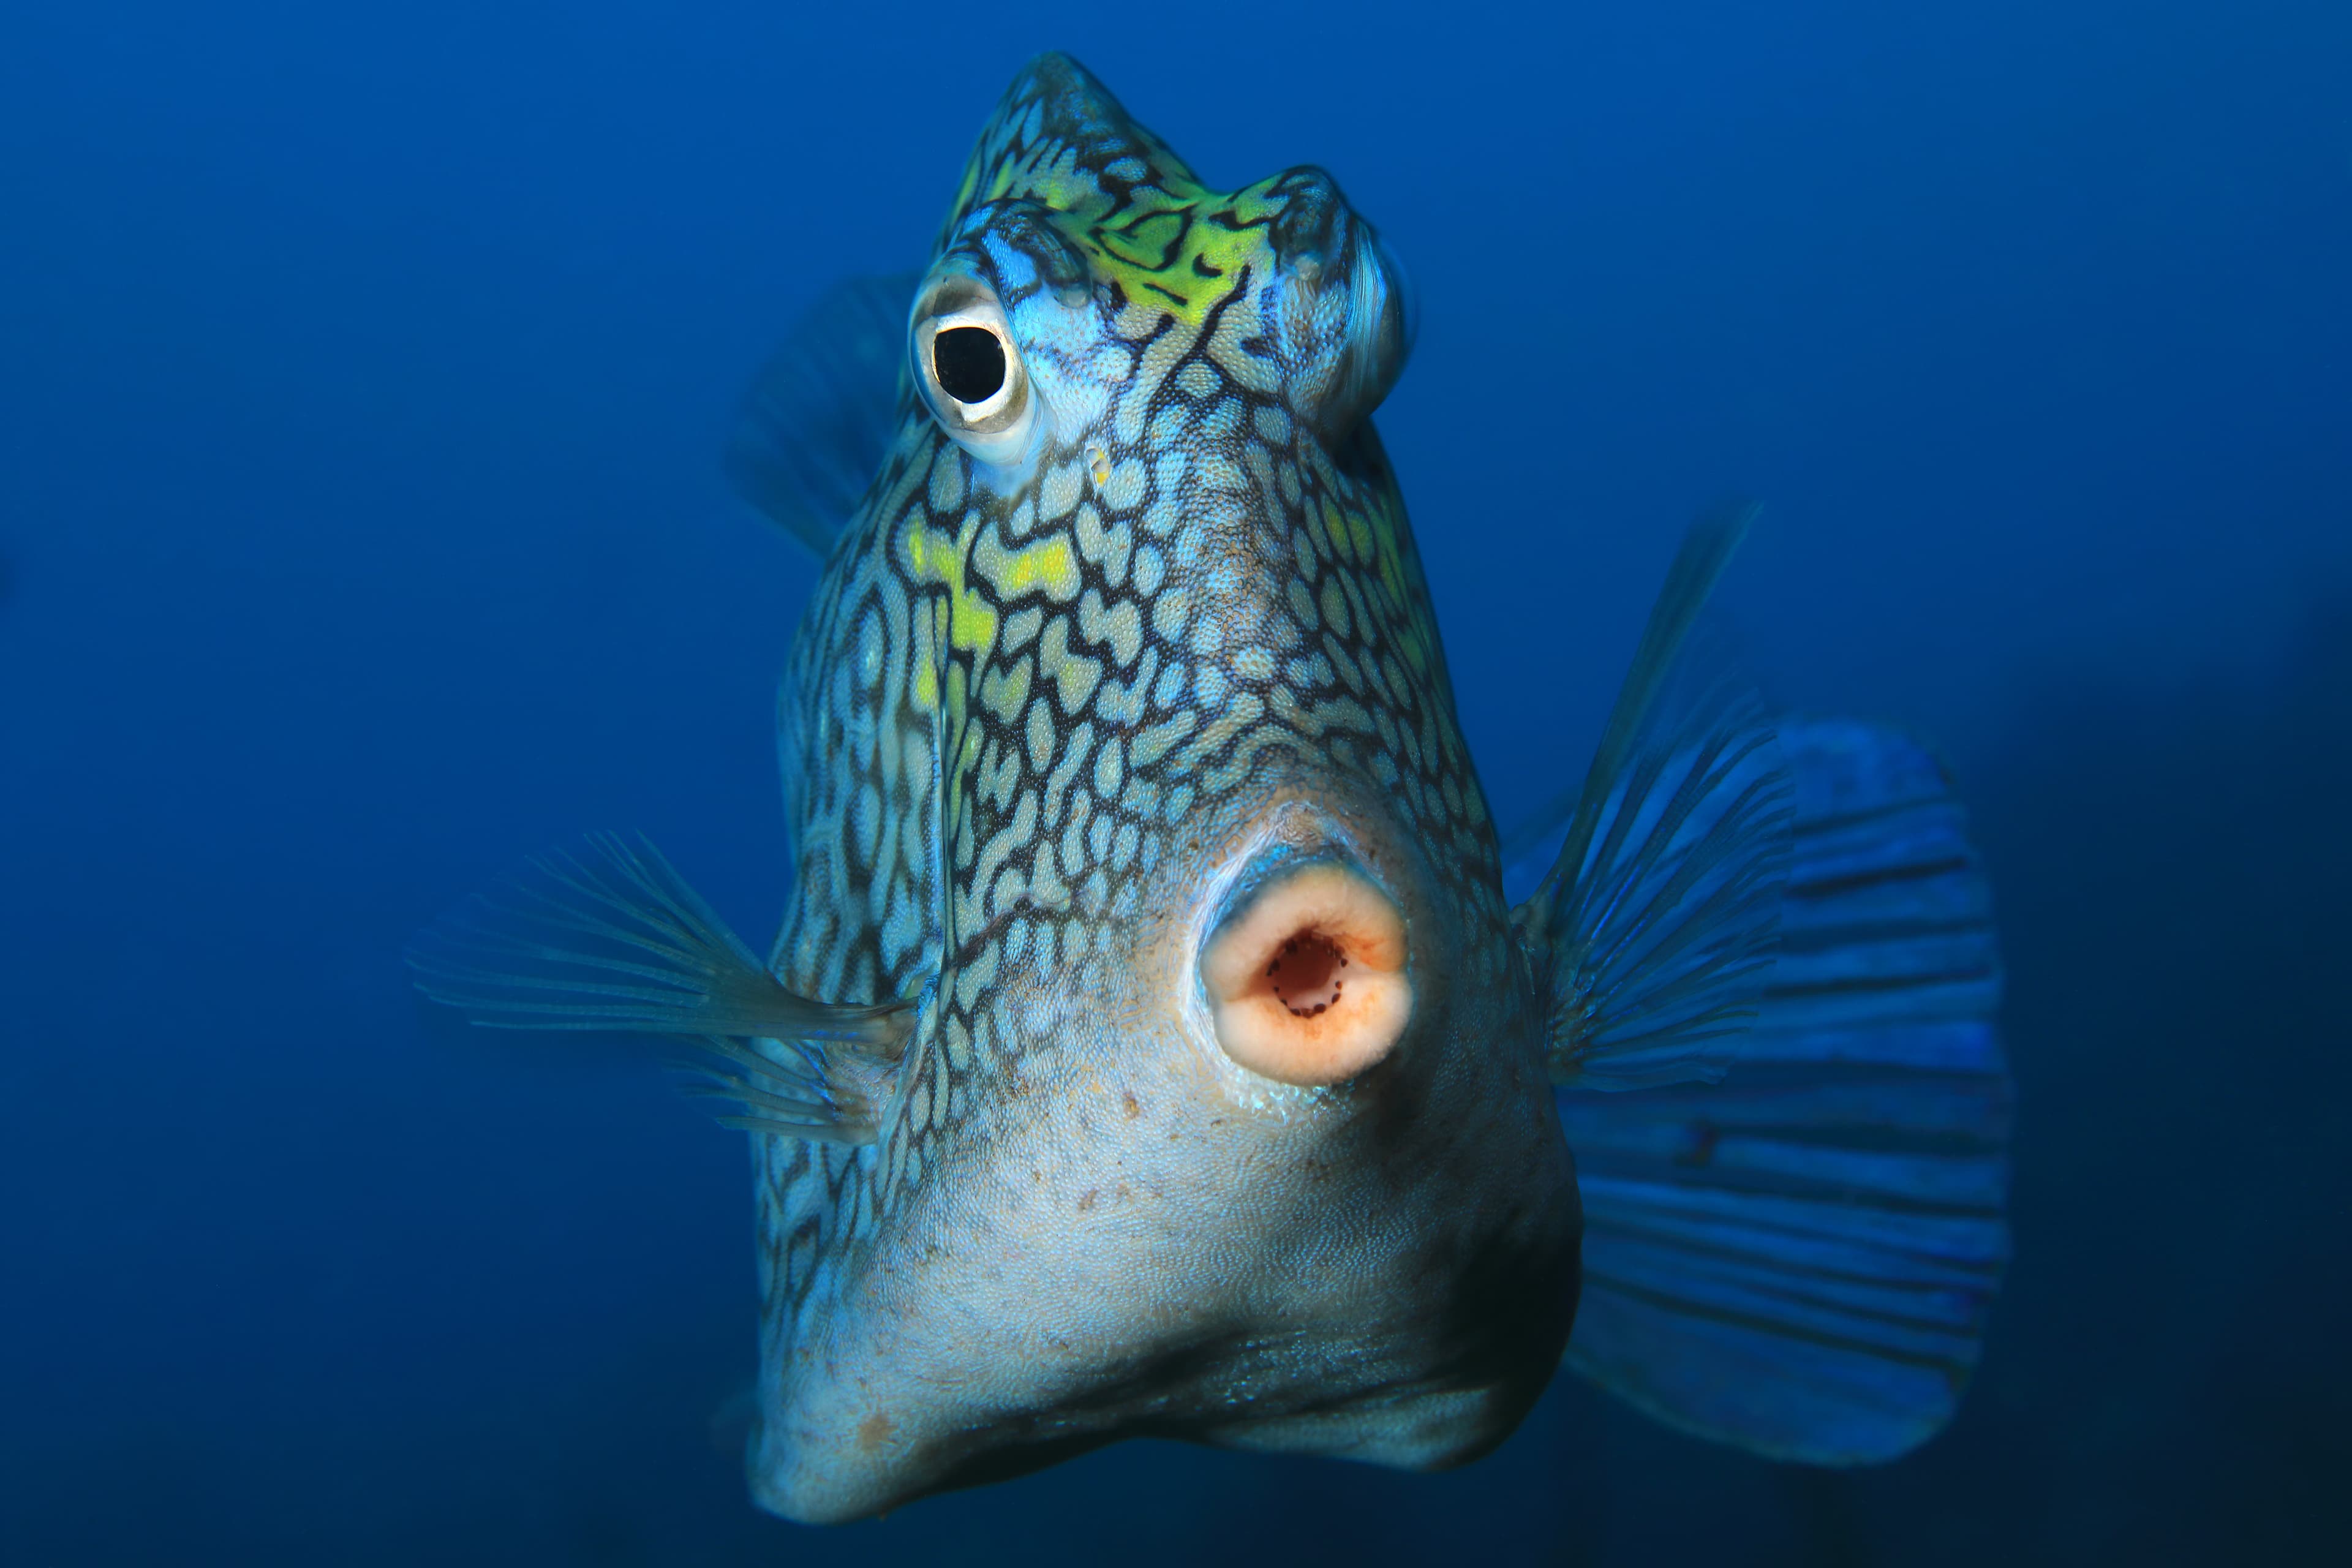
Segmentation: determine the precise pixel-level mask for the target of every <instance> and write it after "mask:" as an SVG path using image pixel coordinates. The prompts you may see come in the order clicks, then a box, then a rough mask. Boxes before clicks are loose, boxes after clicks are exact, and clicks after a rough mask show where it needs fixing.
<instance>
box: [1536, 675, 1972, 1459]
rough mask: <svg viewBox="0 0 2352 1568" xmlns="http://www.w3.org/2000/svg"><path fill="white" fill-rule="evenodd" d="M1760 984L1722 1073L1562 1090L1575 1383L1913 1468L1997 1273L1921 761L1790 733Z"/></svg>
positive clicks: (1689, 1423)
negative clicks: (1782, 834) (1786, 833)
mask: <svg viewBox="0 0 2352 1568" xmlns="http://www.w3.org/2000/svg"><path fill="white" fill-rule="evenodd" d="M1780 744H1781V748H1782V751H1783V754H1784V755H1785V757H1786V758H1787V760H1788V762H1789V764H1790V769H1791V772H1792V773H1793V777H1794V784H1795V792H1796V805H1795V821H1794V838H1793V844H1792V848H1791V865H1790V875H1789V881H1788V888H1787V892H1786V895H1785V897H1784V900H1783V904H1782V913H1781V931H1782V938H1781V943H1780V952H1779V958H1778V962H1777V963H1776V965H1775V967H1774V969H1773V970H1772V973H1771V976H1770V980H1769V984H1768V985H1767V986H1766V987H1765V989H1764V992H1763V994H1762V995H1761V997H1760V998H1759V1012H1758V1016H1757V1017H1756V1020H1755V1022H1754V1024H1753V1025H1752V1026H1751V1027H1750V1028H1749V1029H1748V1033H1747V1035H1746V1037H1745V1039H1744V1041H1743V1042H1742V1046H1741V1049H1740V1053H1739V1058H1738V1065H1737V1067H1736V1068H1734V1069H1733V1071H1732V1073H1731V1075H1730V1077H1729V1078H1728V1079H1727V1080H1725V1081H1724V1082H1723V1083H1722V1084H1721V1085H1719V1086H1717V1087H1714V1088H1702V1087H1698V1086H1685V1087H1682V1088H1675V1089H1660V1090H1656V1091H1654V1092H1651V1093H1647V1094H1637V1095H1610V1096H1601V1095H1586V1094H1578V1093H1574V1092H1567V1093H1563V1094H1561V1095H1560V1096H1559V1104H1560V1114H1561V1118H1562V1121H1563V1122H1564V1124H1565V1127H1566V1131H1567V1133H1568V1139H1569V1142H1570V1147H1571V1148H1573V1149H1574V1150H1575V1152H1576V1157H1577V1164H1578V1169H1579V1173H1580V1185H1581V1189H1582V1194H1583V1199H1584V1209H1585V1220H1586V1232H1585V1239H1584V1291H1583V1298H1582V1302H1581V1305H1580V1308H1579V1310H1578V1317H1577V1324H1576V1331H1575V1334H1574V1337H1573V1338H1572V1339H1571V1341H1570V1347H1569V1355H1568V1362H1569V1364H1570V1366H1571V1367H1573V1368H1574V1369H1575V1370H1576V1371H1578V1372H1579V1373H1582V1374H1583V1375H1585V1376H1587V1377H1589V1378H1591V1379H1592V1380H1593V1381H1594V1382H1597V1383H1599V1384H1601V1385H1602V1386H1603V1387H1605V1388H1608V1389H1610V1390H1611V1391H1612V1392H1614V1393H1616V1394H1620V1395H1622V1397H1624V1398H1625V1399H1627V1400H1629V1401H1631V1402H1632V1403H1633V1405H1636V1406H1638V1407H1639V1408H1641V1409H1642V1410H1643V1411H1645V1412H1647V1413H1648V1414H1650V1415H1654V1416H1655V1417H1657V1418H1658V1419H1660V1420H1662V1421H1664V1422H1666V1423H1667V1424H1669V1425H1671V1426H1677V1427H1680V1428H1682V1429H1684V1430H1685V1431H1689V1432H1693V1433H1696V1434H1697V1435H1699V1436H1706V1437H1709V1438H1713V1439H1715V1440H1717V1441H1719V1442H1726V1443H1731V1444H1736V1445H1738V1446H1739V1447H1746V1448H1749V1449H1752V1450H1755V1451H1757V1452H1759V1453H1763V1454H1766V1455H1769V1456H1771V1457H1773V1458H1782V1459H1796V1460H1804V1461H1808V1462H1811V1463H1815V1464H1830V1465H1850V1464H1862V1463H1871V1462H1875V1461H1880V1460H1885V1459H1889V1458H1895V1457H1896V1456H1897V1455H1900V1454H1902V1453H1904V1452H1906V1451H1907V1450H1909V1449H1910V1448H1912V1447H1916V1445H1917V1444H1919V1443H1920V1442H1922V1441H1924V1440H1925V1439H1926V1438H1927V1437H1928V1436H1931V1435H1932V1434H1933V1433H1934V1432H1936V1431H1937V1429H1938V1428H1939V1427H1940V1426H1942V1425H1943V1424H1944V1423H1945V1422H1946V1421H1947V1420H1948V1419H1949V1417H1950V1415H1951V1414H1952V1411H1953V1409H1954V1407H1955V1405H1957V1403H1958V1398H1959V1395H1960V1391H1961V1389H1962V1388H1963V1386H1964V1385H1965V1384H1966V1383H1967V1381H1968V1378H1969V1373H1970V1372H1971V1371H1972V1370H1973V1369H1974V1367H1975V1365H1976V1363H1977V1358H1978V1354H1979V1347H1980V1344H1981V1342H1982V1335H1983V1331H1984V1324H1985V1317H1986V1313H1987V1311H1988V1309H1989V1307H1990V1302H1991V1300H1992V1298H1993V1295H1994V1293H1995V1291H1996V1289H1997V1288H1998V1286H1999V1283H2000V1274H2001V1269H2002V1267H2003V1265H2004V1263H2005V1262H2006V1260H2007V1258H2008V1255H2009V1231H2008V1224H2007V1220H2006V1217H2005V1210H2006V1202H2007V1192H2008V1182H2009V1168H2008V1140H2009V1125H2010V1107H2011V1088H2010V1080H2009V1076H2008V1071H2007V1068H2006V1066H2005V1064H2004V1062H2003V1060H2002V1056H2001V1051H2000V1042H1999V1040H1998V1038H1997V1037H1996V1034H1995V1030H1994V1026H1993V1013H1994V1009H1995V1007H1996V1006H1997V1005H1998V1003H1999V999H2000V960H1999V955H1998V952H1997V950H1996V947H1995V942H1994V932H1993V927H1992V920H1991V903H1990V893H1989V890H1988V889H1987V886H1986V883H1985V879H1984V875H1983V872H1982V869H1981V868H1980V866H1979V861H1978V858H1977V855H1976V852H1975V850H1974V848H1973V847H1971V846H1970V844H1969V840H1968V837H1967V833H1966V826H1965V822H1964V820H1963V818H1962V816H1961V812H1960V808H1959V806H1958V803H1957V802H1956V801H1955V800H1954V799H1953V798H1952V795H1951V792H1950V787H1949V784H1948V781H1947V780H1946V779H1945V777H1944V775H1943V773H1942V771H1941V769H1940V768H1939V767H1938V766H1937V763H1936V762H1935V760H1934V759H1933V758H1932V757H1931V756H1930V755H1928V753H1927V752H1925V751H1924V750H1923V749H1922V748H1920V747H1919V746H1918V745H1917V744H1916V742H1912V741H1910V740H1909V739H1907V738H1906V737H1904V736H1902V735H1900V734H1897V733H1895V732H1893V731H1885V730H1881V729H1876V728H1874V727H1872V726H1868V725H1864V724H1856V723H1844V722H1821V721H1811V722H1801V723H1800V722H1787V723H1784V724H1783V725H1782V726H1781V727H1780Z"/></svg>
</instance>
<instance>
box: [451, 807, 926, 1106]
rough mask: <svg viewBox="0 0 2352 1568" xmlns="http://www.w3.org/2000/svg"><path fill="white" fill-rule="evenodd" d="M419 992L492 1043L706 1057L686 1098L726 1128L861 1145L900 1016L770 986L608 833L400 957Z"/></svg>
mask: <svg viewBox="0 0 2352 1568" xmlns="http://www.w3.org/2000/svg"><path fill="white" fill-rule="evenodd" d="M407 956H408V963H409V967H410V968H411V969H413V970H414V971H415V973H416V984H417V988H418V989H419V990H421V991H422V992H424V993H425V995H426V996H428V997H430V998H432V999H433V1000H434V1001H436V1002H439V1003H443V1004H446V1005H448V1006H452V1007H455V1008H457V1010H458V1011H460V1012H462V1013H464V1014H465V1015H466V1016H467V1018H468V1019H470V1020H471V1021H472V1022H474V1023H476V1024H478V1025H481V1026H484V1027H487V1028H499V1029H581V1030H606V1031H613V1032H617V1033H626V1034H645V1035H656V1036H664V1037H671V1038H674V1039H677V1040H681V1041H684V1042H686V1043H688V1045H691V1046H693V1047H697V1048H698V1049H699V1050H701V1051H703V1052H704V1053H705V1054H706V1056H707V1058H708V1059H707V1060H706V1061H702V1062H699V1063H698V1064H697V1065H696V1068H695V1071H696V1074H697V1081H696V1084H695V1086H694V1088H693V1089H691V1090H690V1092H694V1093H698V1094H706V1095H716V1096H717V1097H718V1098H720V1099H723V1100H730V1101H732V1102H733V1103H734V1104H736V1105H737V1106H739V1107H740V1108H741V1114H740V1115H736V1116H730V1117H726V1118H722V1119H721V1120H722V1121H723V1122H724V1124H725V1125H728V1126H732V1127H742V1128H746V1129H748V1130H751V1131H773V1132H784V1133H788V1134H790V1135H792V1136H793V1137H800V1138H817V1139H826V1140H831V1141H835V1142H851V1143H863V1142H871V1141H872V1140H873V1138H874V1136H875V1130H876V1127H877V1123H878V1121H879V1119H880V1116H881V1112H882V1110H883V1107H884V1105H885V1104H886V1103H887V1098H888V1089H889V1084H890V1081H891V1078H892V1076H893V1071H894V1069H895V1067H896V1064H897V1062H898V1057H899V1055H900V1054H901V1052H902V1051H903V1050H904V1048H905V1044H906V1038H907V1034H908V1028H909V1026H910V1024H911V1020H912V1016H913V1005H912V1004H910V1003H905V1002H892V1003H886V1004H883V1005H879V1006H851V1005H833V1004H828V1003H823V1002H814V1001H811V1000H810V999H808V998H807V997H804V996H798V995H795V994H793V993H792V992H790V991H788V990H786V989H785V988H784V986H783V985H782V984H781V983H780V982H779V981H778V980H777V979H776V978H775V976H773V975H772V974H771V973H768V971H767V968H766V966H765V965H763V964H761V963H760V961H759V960H758V959H757V958H756V957H754V956H753V955H752V953H751V949H749V948H748V947H746V946H744V945H743V942H742V941H741V940H740V938H738V937H737V936H736V935H735V933H734V932H733V931H730V930H728V929H727V926H726V924H725V923H724V922H723V921H720V920H719V917H718V915H717V914H716V913H714V912H713V911H712V910H711V909H710V906H709V904H707V903H705V902H704V901H703V900H702V899H701V897H700V896H699V895H698V894H697V893H696V892H695V891H694V889H692V888H690V887H688V885H687V884H686V882H685V880H684V879H682V878H680V877H679V876H678V874H677V871H675V870H673V869H672V868H671V867H670V864H669V862H668V861H667V860H666V859H664V858H662V856H661V852H660V851H659V850H656V848H654V847H653V846H652V845H650V844H647V843H646V842H644V841H643V840H638V841H637V842H635V843H634V844H633V843H631V842H629V841H628V840H626V839H625V838H623V837H620V836H619V835H617V834H595V835H592V836H591V837H589V838H588V839H587V841H586V842H585V843H584V844H583V846H582V847H580V848H578V849H576V850H572V851H566V852H559V853H556V854H552V855H548V856H544V857H541V858H539V859H537V860H535V861H533V862H532V863H531V864H530V868H528V869H527V870H526V871H525V872H524V873H523V874H521V875H519V876H517V877H514V878H512V879H509V880H508V881H506V882H505V883H503V884H501V885H499V887H497V888H494V889H491V890H490V891H488V892H487V893H482V894H478V895H476V896H475V897H474V898H473V899H471V900H467V903H465V904H464V905H462V906H460V907H459V909H458V910H456V911H455V912H453V913H452V914H451V915H450V916H449V917H448V918H446V920H444V921H441V922H440V923H439V924H437V925H436V926H435V927H433V928H431V929H430V930H428V931H425V932H423V933H422V934H420V935H419V936H418V937H417V938H416V940H415V942H413V943H412V944H411V945H410V947H409V950H408V954H407Z"/></svg>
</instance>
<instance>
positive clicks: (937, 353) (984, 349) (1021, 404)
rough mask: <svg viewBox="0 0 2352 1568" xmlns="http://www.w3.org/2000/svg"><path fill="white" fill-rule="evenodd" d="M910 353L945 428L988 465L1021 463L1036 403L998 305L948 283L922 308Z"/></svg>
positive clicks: (974, 289) (966, 282) (956, 281)
mask: <svg viewBox="0 0 2352 1568" xmlns="http://www.w3.org/2000/svg"><path fill="white" fill-rule="evenodd" d="M910 346H911V348H912V349H913V351H914V360H915V373H916V375H915V379H916V384H917V385H919V387H921V389H922V393H923V402H924V404H925V405H927V406H929V409H930V411H931V417H932V418H934V419H936V420H938V421H939V424H940V428H941V429H942V430H945V431H946V432H947V433H948V435H949V436H950V437H952V438H953V439H954V440H955V442H956V443H957V445H959V446H961V447H963V448H964V449H965V450H966V451H968V452H970V453H971V455H972V456H974V457H976V458H980V459H981V460H982V461H983V462H989V463H1009V462H1013V461H1015V460H1017V459H1018V458H1020V457H1021V455H1022V454H1023V452H1024V451H1025V450H1026V449H1027V447H1028V445H1029V440H1030V437H1031V435H1032V433H1033V432H1034V429H1035V426H1036V412H1037V403H1036V399H1035V397H1034V395H1033V392H1032V388H1031V387H1030V384H1029V374H1028V370H1027V368H1026V367H1025V366H1024V364H1023V363H1022V361H1021V351H1020V350H1019V349H1018V348H1016V347H1014V346H1013V331H1012V327H1011V324H1010V323H1009V322H1007V321H1006V320H1005V317H1004V310H1003V306H1001V305H999V304H998V303H997V300H996V297H995V296H994V295H993V294H992V293H990V292H988V291H987V289H985V288H984V287H983V286H982V285H980V284H979V283H977V282H975V281H974V280H972V279H968V278H961V277H956V276H953V275H950V277H948V278H946V279H941V280H940V283H939V284H938V285H936V286H934V287H933V288H932V289H930V290H929V291H928V294H927V297H926V298H925V300H923V301H922V302H921V303H920V304H919V306H918V307H917V310H916V317H915V330H914V337H913V342H912V343H911V345H910Z"/></svg>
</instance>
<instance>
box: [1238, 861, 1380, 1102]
mask: <svg viewBox="0 0 2352 1568" xmlns="http://www.w3.org/2000/svg"><path fill="white" fill-rule="evenodd" d="M1407 956H1408V947H1407V942H1406V936H1405V923H1404V916H1403V914H1402V912H1401V911H1400V910H1398V909H1397V907H1396V904H1395V903H1394V902H1393V901H1392V900H1391V899H1390V898H1389V896H1388V895H1387V894H1386V893H1383V892H1382V891H1381V889H1378V888H1376V887H1374V886H1373V885H1372V883H1371V882H1370V880H1369V879H1367V878H1365V877H1364V876H1363V875H1362V874H1361V873H1360V872H1358V871H1356V870H1354V869H1352V868H1349V867H1347V866H1343V865H1339V864H1335V863H1333V862H1329V861H1316V862H1312V863H1309V864H1307V865H1305V866H1302V867H1299V868H1297V869H1294V870H1291V871H1287V872H1286V873H1284V874H1282V875H1280V876H1277V877H1276V878H1275V879H1272V880H1270V881H1268V882H1267V883H1265V885H1264V886H1262V887H1260V888H1259V889H1257V890H1256V891H1255V893H1254V894H1253V895H1252V896H1251V897H1250V899H1249V900H1248V901H1247V902H1246V903H1245V904H1244V905H1243V906H1242V907H1241V908H1239V909H1237V910H1234V912H1233V913H1231V914H1230V915H1228V916H1227V917H1226V918H1225V920H1224V921H1223V923H1222V924H1220V925H1219V926H1218V928H1217V930H1216V931H1214V932H1213V934H1212V935H1211V937H1210V939H1209V941H1208V942H1207V943H1206V944H1205V945H1204V946H1203V947H1202V950H1201V961H1200V969H1201V984H1202V990H1203V991H1204V992H1206V994H1207V996H1208V1002H1209V1015H1210V1020H1211V1022H1212V1024H1213V1026H1214V1027H1215V1030H1216V1035H1217V1044H1218V1045H1219V1046H1220V1047H1223V1050H1224V1053H1225V1055H1227V1056H1228V1057H1231V1058H1233V1059H1234V1061H1235V1062H1236V1063H1238V1064H1239V1065H1241V1066H1242V1067H1244V1068H1248V1069H1249V1070H1250V1071H1252V1072H1255V1073H1258V1074H1260V1075H1262V1076H1264V1077H1266V1078H1270V1079H1276V1080H1277V1081H1279V1082H1282V1083H1293V1084H1328V1083H1339V1082H1340V1081H1342V1080H1344V1079H1351V1078H1354V1077H1356V1076H1357V1075H1358V1074H1359V1073H1361V1072H1363V1071H1364V1070H1365V1069H1366V1068H1370V1067H1371V1066H1372V1065H1373V1064H1374V1063H1376V1062H1378V1061H1380V1060H1381V1058H1384V1057H1386V1056H1387V1055H1388V1054H1389V1052H1390V1051H1391V1050H1392V1049H1393V1048H1394V1047H1395V1046H1396V1043H1397V1041H1398V1039H1399V1038H1400V1037H1402V1035H1403V1033H1404V1026H1405V1025H1406V1024H1407V1023H1408V1022H1409V1021H1410V1020H1411V1019H1412V982H1411V981H1410V980H1409V979H1407V977H1406V973H1405V967H1406V963H1405V961H1406V958H1407Z"/></svg>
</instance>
